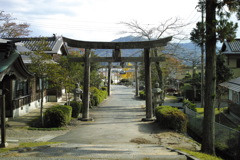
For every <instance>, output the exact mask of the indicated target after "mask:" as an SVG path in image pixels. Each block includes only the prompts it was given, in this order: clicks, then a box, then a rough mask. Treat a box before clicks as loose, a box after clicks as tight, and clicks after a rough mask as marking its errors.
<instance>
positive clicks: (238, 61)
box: [221, 39, 240, 77]
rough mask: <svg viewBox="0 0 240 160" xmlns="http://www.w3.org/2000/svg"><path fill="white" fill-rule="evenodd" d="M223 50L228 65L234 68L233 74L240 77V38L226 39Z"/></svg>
mask: <svg viewBox="0 0 240 160" xmlns="http://www.w3.org/2000/svg"><path fill="white" fill-rule="evenodd" d="M221 52H222V54H224V55H225V56H226V57H227V65H228V66H229V68H230V69H231V70H232V72H233V74H234V75H233V76H234V77H240V39H235V41H232V42H228V41H225V42H224V43H223V45H222V49H221Z"/></svg>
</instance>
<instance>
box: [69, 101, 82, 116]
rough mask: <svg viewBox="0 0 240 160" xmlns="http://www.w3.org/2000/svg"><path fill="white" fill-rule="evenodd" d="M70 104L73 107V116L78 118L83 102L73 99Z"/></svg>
mask: <svg viewBox="0 0 240 160" xmlns="http://www.w3.org/2000/svg"><path fill="white" fill-rule="evenodd" d="M70 106H71V107H72V117H73V118H78V115H79V113H82V103H81V102H77V101H71V102H70Z"/></svg>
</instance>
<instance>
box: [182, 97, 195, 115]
mask: <svg viewBox="0 0 240 160" xmlns="http://www.w3.org/2000/svg"><path fill="white" fill-rule="evenodd" d="M183 106H186V107H188V108H189V109H191V110H193V111H194V112H197V109H196V104H193V103H192V102H191V101H189V100H187V99H184V100H183Z"/></svg>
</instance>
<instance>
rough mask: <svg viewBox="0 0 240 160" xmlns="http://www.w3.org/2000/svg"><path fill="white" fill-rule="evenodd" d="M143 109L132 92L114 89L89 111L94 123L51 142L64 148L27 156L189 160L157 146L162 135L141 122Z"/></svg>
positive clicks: (59, 147)
mask: <svg viewBox="0 0 240 160" xmlns="http://www.w3.org/2000/svg"><path fill="white" fill-rule="evenodd" d="M144 105H145V101H143V100H136V99H135V98H134V90H133V89H132V88H128V87H125V86H117V85H116V86H112V95H111V96H110V97H109V98H108V99H107V100H106V101H105V102H104V103H102V104H101V106H99V107H97V108H95V109H93V110H90V116H91V117H92V118H93V119H94V121H92V122H81V124H80V126H79V127H77V128H75V129H73V130H71V131H70V132H68V133H66V134H64V135H61V136H58V137H55V138H52V139H51V140H50V141H53V142H62V143H61V144H58V145H55V146H51V147H47V148H37V149H33V150H32V151H31V152H27V153H26V154H25V156H26V157H31V156H33V157H34V158H33V159H36V157H38V158H39V159H41V158H43V157H44V159H46V158H49V157H51V159H149V160H151V159H182V160H185V159H187V158H186V156H185V155H180V154H179V153H178V152H174V151H171V150H169V149H167V148H165V147H163V146H159V145H158V144H157V142H158V139H157V138H155V137H154V136H152V135H153V134H154V133H158V132H160V130H159V129H158V126H156V124H155V123H151V122H142V121H141V119H142V118H145V110H144V109H143V107H144ZM46 136H49V135H46ZM138 143H139V144H138ZM26 157H25V158H26ZM40 157H41V158H40ZM16 159H21V158H16Z"/></svg>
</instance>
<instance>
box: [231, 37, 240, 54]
mask: <svg viewBox="0 0 240 160" xmlns="http://www.w3.org/2000/svg"><path fill="white" fill-rule="evenodd" d="M228 45H229V47H230V49H231V51H232V52H240V39H236V40H235V41H233V42H228Z"/></svg>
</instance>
